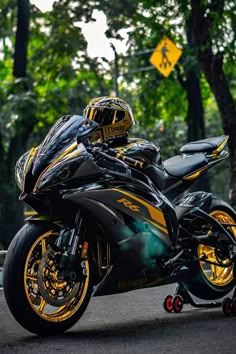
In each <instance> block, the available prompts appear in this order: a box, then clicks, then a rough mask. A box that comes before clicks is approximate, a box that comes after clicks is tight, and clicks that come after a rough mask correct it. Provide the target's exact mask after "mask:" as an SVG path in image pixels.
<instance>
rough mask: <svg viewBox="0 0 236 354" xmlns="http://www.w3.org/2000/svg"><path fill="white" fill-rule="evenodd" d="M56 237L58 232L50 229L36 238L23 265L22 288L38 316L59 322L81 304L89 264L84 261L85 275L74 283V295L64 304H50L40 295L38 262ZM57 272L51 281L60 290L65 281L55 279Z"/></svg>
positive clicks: (68, 316)
mask: <svg viewBox="0 0 236 354" xmlns="http://www.w3.org/2000/svg"><path fill="white" fill-rule="evenodd" d="M56 237H58V233H57V232H55V231H52V230H51V231H48V232H46V233H44V234H43V235H41V236H40V237H39V238H37V240H36V241H35V242H34V243H33V245H32V247H31V248H30V250H29V253H28V256H27V259H26V262H25V267H24V288H25V293H26V297H27V299H28V302H29V304H30V306H31V307H32V309H33V310H34V311H35V312H36V314H37V315H38V316H39V317H41V318H43V319H44V320H46V321H49V322H61V321H65V320H66V319H68V318H70V317H71V316H73V315H74V314H75V313H76V312H77V311H78V309H79V308H80V306H81V305H82V304H83V301H84V298H85V296H86V293H87V290H88V285H89V264H88V261H85V270H86V274H87V276H86V278H85V279H84V280H81V281H80V283H79V286H78V283H76V284H77V287H78V291H77V292H76V296H74V297H73V298H72V299H69V301H68V303H66V304H65V305H58V306H55V305H53V306H52V305H50V304H49V303H48V302H47V301H46V300H45V298H44V297H43V296H42V294H41V293H40V290H39V283H38V269H39V264H40V261H41V259H42V257H43V255H44V254H45V252H46V250H47V246H48V245H49V244H50V242H52V240H55V239H56ZM57 272H58V271H57V270H56V269H55V274H54V279H53V281H54V284H56V285H57V288H58V289H59V290H61V289H62V288H63V287H66V285H67V284H65V283H66V282H65V281H64V282H61V281H59V280H58V281H56V277H57ZM51 295H52V293H51Z"/></svg>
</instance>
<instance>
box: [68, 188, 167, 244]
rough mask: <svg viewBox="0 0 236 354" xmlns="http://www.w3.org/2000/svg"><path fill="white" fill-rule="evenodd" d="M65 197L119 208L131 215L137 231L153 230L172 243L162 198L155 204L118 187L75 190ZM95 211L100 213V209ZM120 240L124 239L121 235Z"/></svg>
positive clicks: (165, 240)
mask: <svg viewBox="0 0 236 354" xmlns="http://www.w3.org/2000/svg"><path fill="white" fill-rule="evenodd" d="M64 198H65V199H69V200H71V201H74V202H75V203H76V204H80V205H81V206H82V204H83V200H87V199H89V200H93V201H96V202H98V203H101V205H104V206H106V207H110V208H111V210H113V211H115V210H117V211H119V212H121V213H122V214H124V215H127V216H129V217H130V220H133V226H134V229H137V231H139V229H140V231H142V230H151V231H152V232H153V233H154V234H155V235H156V236H157V237H158V238H159V239H161V240H162V241H163V242H164V243H165V244H166V245H167V246H170V244H171V239H170V235H169V230H168V223H167V221H166V217H165V215H164V213H163V211H162V207H163V206H164V203H163V201H162V200H161V199H157V202H156V203H155V205H154V204H153V203H152V204H151V203H149V202H148V201H147V200H145V199H143V198H141V197H139V196H138V195H136V194H133V193H130V192H128V191H126V190H124V189H116V188H110V189H100V190H88V191H84V192H75V193H70V194H67V195H65V196H64ZM84 203H85V202H84ZM98 207H99V206H98ZM90 212H92V210H90ZM95 212H96V213H97V214H98V210H97V211H95ZM101 218H102V216H101ZM100 221H103V220H100ZM104 222H105V220H104ZM119 241H123V238H122V236H121V235H120V238H119Z"/></svg>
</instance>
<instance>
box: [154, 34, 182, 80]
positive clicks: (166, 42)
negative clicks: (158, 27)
mask: <svg viewBox="0 0 236 354" xmlns="http://www.w3.org/2000/svg"><path fill="white" fill-rule="evenodd" d="M181 54H182V50H181V49H179V48H177V47H176V45H175V44H174V43H173V42H172V41H171V40H170V39H169V38H168V37H166V36H164V37H163V38H162V40H161V41H160V43H158V45H157V47H156V49H155V50H154V52H153V53H152V55H151V57H150V59H149V60H150V62H151V63H152V65H154V66H155V67H156V68H157V69H158V70H159V71H160V73H161V74H162V75H164V76H165V77H168V76H169V75H170V73H171V71H172V69H173V68H174V66H175V64H176V63H177V61H178V60H179V58H180V56H181Z"/></svg>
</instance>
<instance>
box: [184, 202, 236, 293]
mask: <svg viewBox="0 0 236 354" xmlns="http://www.w3.org/2000/svg"><path fill="white" fill-rule="evenodd" d="M208 214H209V215H211V216H212V217H213V218H214V219H216V220H217V221H218V222H220V223H221V224H236V213H235V212H234V210H233V209H232V208H231V207H230V206H229V205H228V204H227V203H225V202H223V201H221V200H219V199H217V198H214V199H213V200H212V204H211V207H210V209H209V211H208ZM202 227H203V228H204V230H205V232H207V233H209V234H210V233H212V232H214V228H212V227H211V225H202ZM207 227H208V230H206V228H207ZM227 229H228V231H229V232H230V233H231V235H232V236H233V237H234V238H235V239H236V227H232V226H229V227H228V228H227ZM196 231H199V230H196ZM193 232H194V230H193ZM219 237H220V236H219ZM223 242H227V239H225V240H223ZM195 255H196V256H197V257H199V258H201V257H206V258H207V260H209V261H211V262H213V263H217V264H219V265H213V264H209V263H207V262H204V261H198V262H195V264H194V265H193V266H192V268H191V270H192V274H193V276H192V278H191V280H190V281H189V282H188V283H187V284H185V285H186V287H187V288H188V290H189V291H190V292H191V293H192V294H193V295H195V296H197V297H199V298H202V299H206V300H213V299H219V298H221V297H223V296H225V295H226V294H228V293H229V292H230V291H231V290H232V288H233V286H234V284H235V279H234V265H233V264H231V265H230V266H229V267H222V266H220V264H222V265H226V264H228V263H229V258H228V257H227V256H226V255H225V254H224V253H223V252H221V250H220V249H219V248H216V247H212V246H206V245H204V244H198V245H197V246H196V249H195Z"/></svg>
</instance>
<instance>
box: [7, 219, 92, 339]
mask: <svg viewBox="0 0 236 354" xmlns="http://www.w3.org/2000/svg"><path fill="white" fill-rule="evenodd" d="M57 237H58V231H57V230H56V229H55V228H54V227H52V226H50V225H49V224H48V225H47V224H41V223H36V224H26V225H25V226H24V227H23V228H22V229H21V230H20V231H19V232H18V233H17V235H16V236H15V238H14V239H13V241H12V243H11V245H10V247H9V250H8V253H7V256H6V260H5V263H4V272H3V286H4V293H5V297H6V300H7V303H8V306H9V308H10V310H11V312H12V314H13V316H14V317H15V319H16V320H17V321H18V322H19V323H20V324H21V325H22V326H23V327H25V328H26V329H27V330H29V331H30V332H33V333H36V334H40V335H52V334H58V333H61V332H64V331H66V330H67V329H69V328H70V327H72V326H73V325H74V324H75V323H76V322H77V321H78V319H79V318H80V317H81V316H82V314H83V313H84V311H85V309H86V307H87V305H88V303H89V300H90V297H91V292H92V282H91V274H90V264H89V260H86V261H85V262H84V263H83V266H84V274H86V275H85V276H81V277H80V279H79V280H70V279H67V280H64V279H62V278H61V277H60V275H59V269H58V255H57V253H56V252H55V251H53V248H52V245H53V244H54V242H55V240H56V238H57ZM81 273H82V272H81Z"/></svg>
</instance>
